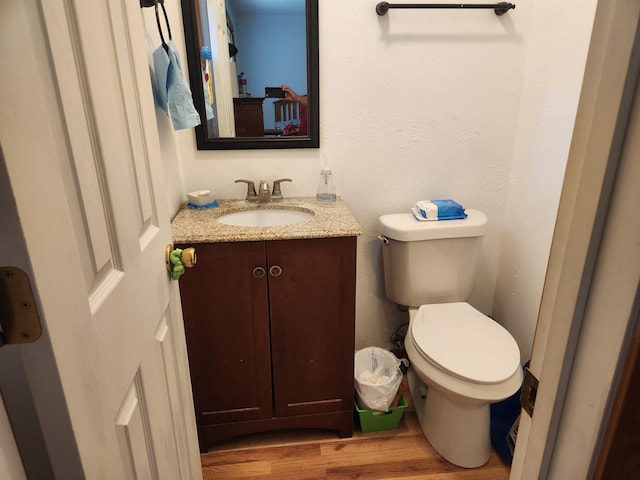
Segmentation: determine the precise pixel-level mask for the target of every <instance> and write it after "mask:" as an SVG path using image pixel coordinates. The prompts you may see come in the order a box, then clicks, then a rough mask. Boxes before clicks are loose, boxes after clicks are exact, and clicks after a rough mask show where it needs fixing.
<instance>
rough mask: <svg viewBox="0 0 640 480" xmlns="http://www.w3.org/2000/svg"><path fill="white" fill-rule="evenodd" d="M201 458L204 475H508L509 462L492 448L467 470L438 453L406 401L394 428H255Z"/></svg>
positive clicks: (442, 478) (481, 479)
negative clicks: (348, 433) (341, 432)
mask: <svg viewBox="0 0 640 480" xmlns="http://www.w3.org/2000/svg"><path fill="white" fill-rule="evenodd" d="M405 398H406V396H405ZM200 458H201V463H202V471H203V476H204V479H205V480H213V479H215V480H224V479H245V480H246V479H287V480H288V479H291V480H307V479H349V480H353V479H371V480H375V479H385V480H393V479H396V480H399V479H412V480H417V479H428V480H457V479H460V480H471V479H473V480H503V479H504V480H507V479H508V478H509V466H508V465H506V464H505V463H504V462H503V461H502V459H501V458H500V457H499V456H498V455H497V454H496V453H492V455H491V458H490V459H489V462H487V464H486V465H485V466H483V467H482V468H479V469H471V470H468V469H464V468H460V467H456V466H454V465H452V464H450V463H448V462H447V461H446V460H444V459H442V458H441V457H440V456H439V455H438V454H437V453H436V452H435V451H434V450H433V448H432V447H431V445H429V442H427V440H426V439H425V438H424V435H423V434H422V431H421V430H420V425H419V424H418V420H417V417H416V415H415V412H414V411H413V410H412V409H411V406H409V407H407V409H406V411H405V413H404V416H403V418H402V420H401V422H400V425H399V426H398V428H397V429H395V430H388V431H382V432H372V433H362V432H361V431H360V429H359V426H358V425H357V423H356V424H355V425H354V434H353V437H352V438H346V439H342V438H338V436H337V435H336V433H335V432H328V431H327V432H323V431H306V430H305V431H286V432H270V433H265V434H255V435H250V436H247V437H242V438H238V439H232V440H229V441H226V442H221V443H219V444H217V445H216V446H214V448H212V449H211V450H210V451H209V452H208V453H206V454H203V455H201V457H200Z"/></svg>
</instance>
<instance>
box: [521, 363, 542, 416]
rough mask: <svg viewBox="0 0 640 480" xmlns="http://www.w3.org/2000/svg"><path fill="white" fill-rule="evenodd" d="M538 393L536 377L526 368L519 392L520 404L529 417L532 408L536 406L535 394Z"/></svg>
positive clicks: (531, 413) (531, 414)
mask: <svg viewBox="0 0 640 480" xmlns="http://www.w3.org/2000/svg"><path fill="white" fill-rule="evenodd" d="M537 394H538V379H537V378H536V377H534V376H533V373H531V370H529V369H528V368H527V369H525V371H524V381H523V382H522V393H521V394H520V405H521V406H522V408H523V409H524V411H525V412H527V413H528V414H529V416H530V417H532V416H533V409H534V407H535V406H536V395H537Z"/></svg>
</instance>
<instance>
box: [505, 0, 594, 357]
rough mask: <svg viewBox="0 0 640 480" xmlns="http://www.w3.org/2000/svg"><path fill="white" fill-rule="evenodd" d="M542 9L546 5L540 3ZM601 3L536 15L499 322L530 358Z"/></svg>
mask: <svg viewBox="0 0 640 480" xmlns="http://www.w3.org/2000/svg"><path fill="white" fill-rule="evenodd" d="M536 3H538V4H539V3H543V4H546V2H536ZM595 4H596V2H595V0H589V1H585V0H569V1H565V2H561V3H560V4H554V5H555V6H554V7H553V14H552V15H549V11H548V9H545V8H544V7H549V6H550V5H549V4H546V5H544V6H541V7H540V8H534V9H533V11H532V15H531V24H530V28H529V35H528V47H527V54H526V58H527V62H526V65H525V73H524V81H523V83H522V86H521V89H522V93H521V96H522V99H521V102H520V112H519V115H518V117H517V119H516V120H517V124H518V131H517V137H516V143H515V148H514V151H513V163H512V168H511V174H510V176H509V190H508V195H507V200H506V202H505V208H504V221H503V222H502V225H501V226H500V228H501V230H502V233H501V237H502V249H501V254H500V265H499V270H498V282H497V286H496V293H495V301H494V312H493V313H494V316H495V318H496V320H498V321H499V322H500V323H502V324H503V325H504V326H505V327H506V328H507V329H508V330H509V331H510V332H511V333H512V335H514V337H515V338H516V340H517V341H518V344H519V345H520V351H521V355H522V360H523V362H524V361H526V360H528V359H529V358H530V352H531V345H532V341H533V335H534V333H535V326H536V320H537V316H538V307H539V305H540V299H541V296H542V287H543V283H544V277H545V273H546V268H547V260H548V257H549V250H550V248H551V239H552V236H553V230H554V225H555V218H556V212H557V207H558V203H559V200H560V190H561V189H562V180H563V177H564V171H565V166H566V162H567V157H568V155H569V146H570V143H571V135H572V131H573V125H574V120H575V114H576V110H577V104H578V99H579V95H580V88H581V84H582V76H583V73H584V67H585V63H586V57H587V46H588V42H589V38H590V36H591V29H592V26H593V19H594V15H595Z"/></svg>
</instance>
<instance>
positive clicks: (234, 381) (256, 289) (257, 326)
mask: <svg viewBox="0 0 640 480" xmlns="http://www.w3.org/2000/svg"><path fill="white" fill-rule="evenodd" d="M197 251H198V266H197V268H196V269H194V270H193V271H190V272H189V275H184V276H183V277H182V278H181V279H180V291H181V296H182V305H183V311H184V319H185V328H186V332H187V342H188V345H189V363H190V365H191V375H192V382H193V385H194V399H195V405H196V412H197V413H196V414H197V416H198V424H199V425H205V424H212V423H226V422H238V421H243V420H257V419H262V418H270V417H271V415H272V407H271V363H270V360H269V305H268V300H267V295H268V290H267V277H266V275H265V276H258V277H256V276H254V274H253V272H254V269H255V268H263V269H266V260H265V246H264V242H234V243H213V244H202V245H198V247H197Z"/></svg>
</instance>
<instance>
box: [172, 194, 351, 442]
mask: <svg viewBox="0 0 640 480" xmlns="http://www.w3.org/2000/svg"><path fill="white" fill-rule="evenodd" d="M259 209H265V210H273V209H293V210H303V211H306V212H312V213H313V217H311V218H310V219H309V220H305V221H302V222H299V223H295V224H286V225H280V226H232V225H224V224H222V223H220V222H219V221H218V220H217V219H220V218H221V217H222V216H224V215H226V214H228V213H232V212H240V211H246V210H259ZM172 228H173V235H174V241H175V244H176V247H177V248H186V247H188V246H194V247H195V248H196V255H197V264H196V266H195V268H192V269H190V270H189V271H188V272H187V273H186V274H185V275H183V276H182V277H181V279H180V294H181V298H182V307H183V312H184V322H185V328H186V335H187V348H188V353H189V363H190V368H191V380H192V386H193V396H194V403H195V410H196V419H197V425H198V436H199V441H200V449H201V451H202V452H205V451H207V450H208V448H209V447H210V446H211V444H213V443H214V442H216V441H219V440H222V439H225V438H230V437H234V436H238V435H244V434H248V433H254V432H261V431H268V430H279V429H290V428H322V429H332V430H337V431H338V434H339V435H340V436H341V437H347V436H351V433H352V425H353V355H354V316H355V278H356V239H357V236H358V235H360V233H361V229H360V227H359V226H358V224H357V223H356V222H355V220H354V219H353V216H352V215H351V213H350V212H349V210H348V209H347V207H346V206H345V205H344V203H343V202H342V201H340V200H338V201H337V202H335V203H319V202H316V201H315V199H311V198H297V199H285V200H284V201H282V202H277V203H275V202H274V203H269V204H265V205H256V204H253V205H252V204H248V203H247V202H244V201H237V200H234V201H230V200H225V201H222V202H221V205H220V207H217V208H213V209H206V210H197V209H188V208H186V207H185V208H184V209H183V210H181V211H180V212H179V214H178V215H177V216H176V218H175V219H174V221H173V223H172Z"/></svg>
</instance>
